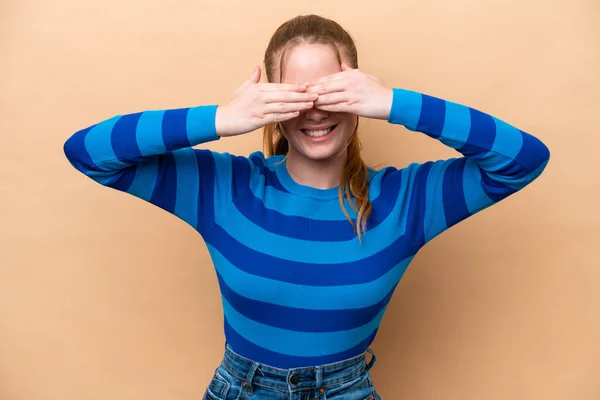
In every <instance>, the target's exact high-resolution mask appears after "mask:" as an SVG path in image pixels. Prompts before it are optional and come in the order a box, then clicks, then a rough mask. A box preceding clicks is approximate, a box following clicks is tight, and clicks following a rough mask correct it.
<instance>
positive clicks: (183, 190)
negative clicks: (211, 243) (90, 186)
mask: <svg viewBox="0 0 600 400" xmlns="http://www.w3.org/2000/svg"><path fill="white" fill-rule="evenodd" d="M216 110H217V106H216V105H204V106H197V107H190V108H178V109H169V110H149V111H143V112H138V113H133V114H125V115H117V116H115V117H112V118H110V119H107V120H104V121H101V122H99V123H96V124H94V125H92V126H89V127H87V128H85V129H82V130H80V131H77V132H75V133H74V134H73V135H72V136H71V137H69V138H68V139H67V140H66V142H65V144H64V152H65V155H66V157H67V159H68V160H69V162H70V163H71V165H72V166H73V167H74V168H75V169H77V170H78V171H80V172H81V173H83V174H84V175H86V176H88V177H89V178H91V179H93V180H94V181H95V182H97V183H99V184H101V185H103V186H106V187H110V188H113V189H116V190H119V191H121V192H125V193H128V194H130V195H133V196H136V197H138V198H140V199H143V200H145V201H148V202H150V203H152V204H154V205H156V206H158V207H160V208H162V209H164V210H166V211H168V212H169V213H172V214H174V215H176V216H178V217H179V218H180V219H182V220H184V221H185V222H187V223H188V224H190V225H191V226H192V227H194V228H195V229H196V230H197V231H199V232H200V233H203V232H204V231H206V230H208V229H209V228H210V227H211V226H212V225H213V224H214V222H215V221H216V220H218V218H219V217H220V216H221V214H222V213H224V212H225V210H226V209H227V206H228V205H229V203H230V202H231V198H232V189H231V188H232V184H233V182H234V180H235V179H236V178H238V179H244V178H243V176H240V174H236V170H237V169H243V170H245V171H246V172H247V171H248V168H247V167H246V168H244V165H243V164H244V160H243V159H242V158H241V157H233V156H231V155H229V154H228V153H224V154H222V153H216V152H212V151H209V150H206V149H202V150H197V149H193V148H192V146H195V145H198V144H202V143H207V142H211V141H216V140H218V139H219V138H220V137H219V136H218V135H217V132H216V128H215V117H216ZM245 164H246V166H247V162H246V163H245ZM236 165H238V166H240V168H236ZM241 175H243V173H242V174H241Z"/></svg>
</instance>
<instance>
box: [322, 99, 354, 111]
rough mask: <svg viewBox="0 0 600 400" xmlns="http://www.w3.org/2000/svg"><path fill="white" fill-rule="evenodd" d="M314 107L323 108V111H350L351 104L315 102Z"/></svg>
mask: <svg viewBox="0 0 600 400" xmlns="http://www.w3.org/2000/svg"><path fill="white" fill-rule="evenodd" d="M315 108H318V109H319V110H323V111H328V112H345V113H352V105H351V104H350V103H347V102H342V103H335V104H323V105H317V104H315Z"/></svg>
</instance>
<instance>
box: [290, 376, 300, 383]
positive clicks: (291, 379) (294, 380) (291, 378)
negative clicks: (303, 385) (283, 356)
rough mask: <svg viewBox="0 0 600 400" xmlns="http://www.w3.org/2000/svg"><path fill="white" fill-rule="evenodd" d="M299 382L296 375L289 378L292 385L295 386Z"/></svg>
mask: <svg viewBox="0 0 600 400" xmlns="http://www.w3.org/2000/svg"><path fill="white" fill-rule="evenodd" d="M298 382H300V377H299V376H298V375H297V374H294V375H292V376H290V383H291V384H292V385H297V384H298Z"/></svg>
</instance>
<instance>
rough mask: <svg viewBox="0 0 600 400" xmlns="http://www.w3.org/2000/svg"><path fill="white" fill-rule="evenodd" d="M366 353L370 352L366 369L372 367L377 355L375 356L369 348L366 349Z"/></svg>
mask: <svg viewBox="0 0 600 400" xmlns="http://www.w3.org/2000/svg"><path fill="white" fill-rule="evenodd" d="M367 353H370V354H371V361H369V363H368V364H367V371H368V370H370V369H371V368H373V366H374V365H375V362H376V361H377V357H375V353H374V352H373V350H371V349H367Z"/></svg>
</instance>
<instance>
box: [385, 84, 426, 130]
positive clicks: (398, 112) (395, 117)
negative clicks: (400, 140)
mask: <svg viewBox="0 0 600 400" xmlns="http://www.w3.org/2000/svg"><path fill="white" fill-rule="evenodd" d="M392 92H393V97H392V108H391V110H390V115H389V116H388V122H389V123H392V124H399V125H404V126H405V127H406V128H408V129H410V130H413V131H414V130H416V129H417V125H418V123H419V117H420V116H421V104H422V95H421V93H417V92H414V91H412V90H406V89H400V88H392Z"/></svg>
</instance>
